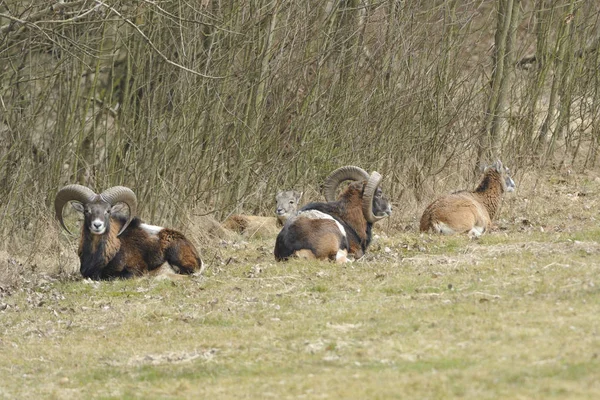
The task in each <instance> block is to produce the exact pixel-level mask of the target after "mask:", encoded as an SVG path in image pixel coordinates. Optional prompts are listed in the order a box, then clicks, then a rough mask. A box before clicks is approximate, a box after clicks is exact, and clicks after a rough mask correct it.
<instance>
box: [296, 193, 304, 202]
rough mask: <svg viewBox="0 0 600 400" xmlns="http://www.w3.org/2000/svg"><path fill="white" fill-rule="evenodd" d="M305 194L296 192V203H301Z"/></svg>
mask: <svg viewBox="0 0 600 400" xmlns="http://www.w3.org/2000/svg"><path fill="white" fill-rule="evenodd" d="M303 194H304V192H296V201H300V199H301V198H302V195H303Z"/></svg>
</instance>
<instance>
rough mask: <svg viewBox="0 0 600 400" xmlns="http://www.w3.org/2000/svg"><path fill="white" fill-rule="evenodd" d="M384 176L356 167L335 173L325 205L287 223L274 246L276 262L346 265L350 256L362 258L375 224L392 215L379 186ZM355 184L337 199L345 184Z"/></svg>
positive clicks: (328, 184) (308, 209)
mask: <svg viewBox="0 0 600 400" xmlns="http://www.w3.org/2000/svg"><path fill="white" fill-rule="evenodd" d="M381 179H382V177H381V175H380V174H379V173H377V172H372V173H371V174H368V173H367V172H366V171H365V170H363V169H362V168H359V167H355V166H345V167H341V168H338V169H337V170H335V171H333V172H332V173H331V174H330V175H329V176H328V177H327V179H326V180H325V183H324V185H323V186H324V192H325V199H326V200H327V202H325V203H310V204H307V205H306V206H304V207H302V209H300V211H299V212H298V214H297V215H296V216H294V217H291V218H289V219H288V220H287V222H286V223H285V225H284V226H283V229H282V230H281V232H279V235H278V236H277V240H276V242H275V251H274V254H275V259H276V260H278V261H279V260H286V259H288V258H289V257H290V256H292V255H295V256H298V257H302V258H317V259H321V260H324V259H330V260H335V261H336V262H346V261H347V256H348V254H351V255H353V256H354V258H360V257H362V256H363V254H364V253H365V251H366V250H367V247H369V244H370V243H371V238H372V227H373V224H374V223H375V222H377V221H379V220H381V219H383V218H385V217H387V216H389V215H391V213H392V208H391V205H390V203H389V202H388V200H387V199H386V198H385V197H384V196H383V194H382V191H381V189H380V188H379V184H380V182H381ZM347 180H351V181H353V182H352V183H350V185H348V187H347V188H346V189H345V190H344V191H343V192H342V193H341V194H340V196H339V197H338V198H337V199H336V195H335V193H336V189H337V188H338V187H339V186H340V184H341V183H342V182H345V181H347Z"/></svg>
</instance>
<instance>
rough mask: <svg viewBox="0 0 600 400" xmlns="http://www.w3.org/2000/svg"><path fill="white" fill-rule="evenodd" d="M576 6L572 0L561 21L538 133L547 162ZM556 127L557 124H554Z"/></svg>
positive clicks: (539, 151)
mask: <svg viewBox="0 0 600 400" xmlns="http://www.w3.org/2000/svg"><path fill="white" fill-rule="evenodd" d="M573 8H574V1H573V0H571V3H570V5H569V13H568V15H567V18H565V19H563V21H561V23H560V29H559V32H558V35H557V43H556V48H557V50H556V52H555V54H556V55H555V58H554V63H553V67H554V68H553V70H554V75H553V79H552V87H551V89H550V99H549V100H548V109H547V111H546V117H545V118H544V122H543V123H542V126H541V127H540V131H539V133H538V143H537V147H536V153H537V156H538V158H541V159H542V162H545V159H546V157H547V156H548V155H549V154H550V152H551V150H552V146H551V143H550V139H555V137H554V135H553V136H552V137H551V136H550V135H549V132H550V129H551V128H552V127H553V125H555V124H556V119H557V114H558V109H557V102H558V101H559V95H560V90H561V87H562V84H563V83H564V80H563V76H564V74H565V73H566V69H567V67H568V63H567V62H565V56H566V54H567V49H568V47H569V43H568V38H569V32H570V29H571V23H570V22H571V19H572V13H573ZM554 128H555V129H556V126H554Z"/></svg>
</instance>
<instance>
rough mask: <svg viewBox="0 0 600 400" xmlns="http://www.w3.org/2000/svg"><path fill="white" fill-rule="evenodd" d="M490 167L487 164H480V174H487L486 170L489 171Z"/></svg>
mask: <svg viewBox="0 0 600 400" xmlns="http://www.w3.org/2000/svg"><path fill="white" fill-rule="evenodd" d="M487 167H488V165H487V164H486V163H483V162H482V163H480V164H479V172H481V173H483V172H485V170H486V169H487Z"/></svg>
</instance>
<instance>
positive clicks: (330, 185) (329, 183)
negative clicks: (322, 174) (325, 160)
mask: <svg viewBox="0 0 600 400" xmlns="http://www.w3.org/2000/svg"><path fill="white" fill-rule="evenodd" d="M381 179H382V177H381V175H380V174H379V173H378V172H376V171H374V172H372V173H371V175H369V174H368V173H367V171H365V170H364V169H362V168H359V167H356V166H345V167H340V168H338V169H336V170H335V171H333V172H332V173H331V174H330V175H329V176H328V177H327V179H325V183H324V184H323V188H324V192H325V199H326V200H327V201H328V202H332V201H336V196H335V191H336V189H337V188H338V186H339V185H340V184H341V183H342V182H344V181H347V180H353V181H357V182H360V183H361V184H362V210H363V214H364V216H365V219H366V220H367V221H368V222H370V223H375V222H377V221H380V220H382V219H383V218H386V217H388V216H390V214H391V213H392V207H391V205H390V203H389V202H388V200H387V198H386V197H385V196H384V195H383V193H382V191H381V189H380V188H379V184H380V183H381Z"/></svg>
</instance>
